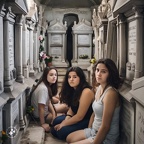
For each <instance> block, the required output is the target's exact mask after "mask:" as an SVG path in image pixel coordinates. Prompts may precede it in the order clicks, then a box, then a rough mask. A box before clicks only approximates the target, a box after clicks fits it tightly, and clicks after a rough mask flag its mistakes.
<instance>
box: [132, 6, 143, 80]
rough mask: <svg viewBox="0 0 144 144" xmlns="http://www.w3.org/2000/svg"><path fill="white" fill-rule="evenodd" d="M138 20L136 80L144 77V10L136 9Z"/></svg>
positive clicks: (136, 18)
mask: <svg viewBox="0 0 144 144" xmlns="http://www.w3.org/2000/svg"><path fill="white" fill-rule="evenodd" d="M133 10H134V11H135V20H136V62H135V74H134V79H136V78H139V77H141V76H143V73H144V57H143V53H144V48H143V47H144V42H143V40H144V37H143V13H142V12H143V8H141V7H134V8H133Z"/></svg>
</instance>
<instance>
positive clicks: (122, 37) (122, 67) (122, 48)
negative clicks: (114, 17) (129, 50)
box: [119, 14, 126, 77]
mask: <svg viewBox="0 0 144 144" xmlns="http://www.w3.org/2000/svg"><path fill="white" fill-rule="evenodd" d="M119 74H120V76H122V77H125V75H126V24H125V17H124V15H123V14H119Z"/></svg>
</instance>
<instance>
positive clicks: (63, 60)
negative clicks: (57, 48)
mask: <svg viewBox="0 0 144 144" xmlns="http://www.w3.org/2000/svg"><path fill="white" fill-rule="evenodd" d="M62 62H65V34H63V47H62Z"/></svg>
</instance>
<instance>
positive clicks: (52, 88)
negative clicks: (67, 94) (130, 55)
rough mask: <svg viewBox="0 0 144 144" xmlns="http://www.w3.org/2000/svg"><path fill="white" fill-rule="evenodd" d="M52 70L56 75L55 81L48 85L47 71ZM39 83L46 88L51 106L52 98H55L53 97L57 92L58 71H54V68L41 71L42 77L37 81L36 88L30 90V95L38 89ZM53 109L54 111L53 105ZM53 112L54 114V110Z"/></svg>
mask: <svg viewBox="0 0 144 144" xmlns="http://www.w3.org/2000/svg"><path fill="white" fill-rule="evenodd" d="M52 69H54V70H55V71H56V73H57V80H56V82H55V83H53V84H50V83H49V82H48V81H47V75H48V73H49V71H50V70H52ZM41 82H43V83H44V84H45V85H46V87H47V89H48V94H49V97H50V100H51V103H52V105H53V101H52V97H53V96H55V95H56V94H57V92H58V71H57V69H56V68H55V67H54V66H50V67H46V68H45V69H44V70H43V74H42V76H41V77H40V79H39V80H38V82H37V84H36V86H34V88H33V89H32V91H31V94H30V95H32V93H33V92H34V91H35V89H36V88H37V87H38V85H39V84H40V83H41ZM53 108H54V110H55V107H54V105H53ZM55 112H56V110H55Z"/></svg>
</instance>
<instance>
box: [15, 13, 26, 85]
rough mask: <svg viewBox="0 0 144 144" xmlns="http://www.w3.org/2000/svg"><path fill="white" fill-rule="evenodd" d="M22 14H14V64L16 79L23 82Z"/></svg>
mask: <svg viewBox="0 0 144 144" xmlns="http://www.w3.org/2000/svg"><path fill="white" fill-rule="evenodd" d="M22 19H23V16H22V15H17V16H16V23H15V66H16V69H17V73H16V74H17V76H16V81H17V82H20V83H24V76H23V75H22Z"/></svg>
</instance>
